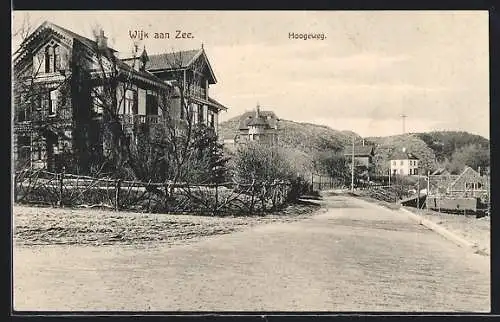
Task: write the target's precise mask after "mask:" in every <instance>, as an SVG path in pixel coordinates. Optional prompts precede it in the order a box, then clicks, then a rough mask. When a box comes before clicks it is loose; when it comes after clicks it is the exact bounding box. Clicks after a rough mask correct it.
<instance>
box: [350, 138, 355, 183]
mask: <svg viewBox="0 0 500 322" xmlns="http://www.w3.org/2000/svg"><path fill="white" fill-rule="evenodd" d="M351 192H354V136H353V137H352V158H351Z"/></svg>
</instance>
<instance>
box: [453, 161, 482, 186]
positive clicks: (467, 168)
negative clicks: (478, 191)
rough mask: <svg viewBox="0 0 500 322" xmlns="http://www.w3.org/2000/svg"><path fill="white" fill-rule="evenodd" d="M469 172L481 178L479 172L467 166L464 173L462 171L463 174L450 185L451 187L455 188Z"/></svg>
mask: <svg viewBox="0 0 500 322" xmlns="http://www.w3.org/2000/svg"><path fill="white" fill-rule="evenodd" d="M467 172H472V174H474V175H475V176H477V177H480V175H479V172H477V171H476V170H474V169H472V168H471V167H469V166H466V167H465V168H464V171H462V173H461V174H460V175H459V176H458V178H456V179H455V181H453V182H452V183H451V184H450V187H452V186H454V185H455V184H456V183H457V182H458V180H460V179H461V178H462V177H463V176H464V175H465V174H466V173H467Z"/></svg>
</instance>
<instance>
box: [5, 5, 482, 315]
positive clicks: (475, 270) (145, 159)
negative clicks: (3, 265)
mask: <svg viewBox="0 0 500 322" xmlns="http://www.w3.org/2000/svg"><path fill="white" fill-rule="evenodd" d="M488 41H489V39H488V12H486V11H345V12H344V11H14V12H13V24H12V71H13V73H12V75H13V81H12V93H13V103H12V133H13V135H12V173H13V185H12V189H13V200H12V202H13V219H12V223H13V225H12V227H13V240H12V247H13V309H14V310H15V311H16V312H17V311H19V312H20V311H66V312H67V311H79V312H82V311H94V312H95V311H137V312H147V311H158V312H177V311H190V312H195V311H196V312H197V311H200V312H207V311H217V312H235V311H249V312H251V311H259V312H272V311H281V312H283V311H287V312H305V311H307V312H311V311H317V312H359V311H363V312H367V311H370V312H374V311H379V312H408V311H409V312H489V311H490V305H491V303H490V302H491V301H490V293H491V292H490V185H491V181H490V138H489V133H490V130H489V48H488Z"/></svg>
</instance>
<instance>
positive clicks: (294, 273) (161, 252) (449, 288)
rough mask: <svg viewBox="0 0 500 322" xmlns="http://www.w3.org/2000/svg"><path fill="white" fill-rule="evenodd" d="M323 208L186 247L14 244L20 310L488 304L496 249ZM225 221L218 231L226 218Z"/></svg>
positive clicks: (398, 219) (348, 205)
mask: <svg viewBox="0 0 500 322" xmlns="http://www.w3.org/2000/svg"><path fill="white" fill-rule="evenodd" d="M322 204H323V206H324V207H325V208H326V209H327V211H326V212H325V211H322V212H316V213H315V214H314V215H313V216H305V217H302V218H301V219H300V220H292V221H288V222H286V221H278V220H275V221H272V220H271V221H269V222H267V223H264V222H260V223H261V224H255V225H248V226H245V227H244V229H241V230H238V231H233V232H232V233H229V234H222V235H216V236H211V237H210V238H202V239H200V240H197V241H196V242H192V243H187V244H183V245H170V244H168V243H163V244H160V245H159V246H155V247H143V246H138V244H137V245H136V244H130V245H129V244H119V243H114V244H111V245H101V246H92V245H91V244H88V245H87V246H80V245H30V246H28V245H20V244H19V243H16V245H15V247H14V308H15V309H17V310H64V311H71V310H80V311H86V310H94V311H95V310H98V311H107V310H117V311H120V310H129V311H130V310H134V311H179V310H180V311H212V310H213V311H253V310H257V311H330V312H331V311H337V312H339V311H344V312H346V311H347V312H349V311H353V310H356V311H416V312H440V311H442V312H450V311H451V312H463V311H476V312H488V311H489V309H490V285H489V281H490V276H489V272H490V269H489V260H488V258H487V257H485V256H480V255H477V254H474V253H472V252H466V251H465V250H464V249H463V248H460V247H457V246H456V245H454V244H453V243H451V242H449V241H447V240H446V239H444V238H442V237H441V236H440V235H438V234H436V233H435V232H433V231H431V230H429V229H426V228H425V227H423V226H421V225H418V224H416V223H415V222H414V221H412V220H410V219H409V218H408V217H407V216H403V215H401V213H400V212H398V211H392V210H390V209H387V208H382V207H379V206H377V205H374V204H371V203H367V202H364V201H362V200H358V199H354V198H349V197H345V196H329V197H327V198H325V200H324V201H323V202H322ZM58 218H59V219H61V217H60V216H59V217H58ZM180 218H181V217H179V220H180V221H182V220H181V219H180ZM198 219H199V220H202V218H198ZM135 220H138V219H135ZM169 220H170V219H169ZM210 220H213V218H210ZM210 220H209V221H210ZM219 220H221V222H220V225H219V227H221V226H225V225H226V224H227V223H228V222H227V221H224V220H225V218H224V219H217V220H214V221H219ZM228 220H229V221H231V220H234V221H237V220H239V219H231V218H229V219H228ZM57 221H58V220H57V219H56V220H55V222H57ZM55 222H53V223H52V224H51V225H56V223H55ZM32 223H33V221H32ZM229 225H230V224H229ZM123 226H124V225H121V227H123ZM132 226H133V224H132ZM47 227H50V225H48V226H47ZM211 227H214V226H211ZM235 227H242V226H235ZM25 229H26V228H25ZM129 238H131V237H129ZM59 240H60V239H59ZM148 244H149V245H156V244H157V242H156V241H150V242H149V243H145V245H148Z"/></svg>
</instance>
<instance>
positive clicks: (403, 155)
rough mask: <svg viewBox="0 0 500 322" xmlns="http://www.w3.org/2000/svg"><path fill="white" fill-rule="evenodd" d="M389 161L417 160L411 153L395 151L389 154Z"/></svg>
mask: <svg viewBox="0 0 500 322" xmlns="http://www.w3.org/2000/svg"><path fill="white" fill-rule="evenodd" d="M391 160H418V158H417V156H416V155H415V154H413V153H411V152H406V151H405V152H403V151H401V150H397V151H394V152H393V153H392V154H391Z"/></svg>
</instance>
